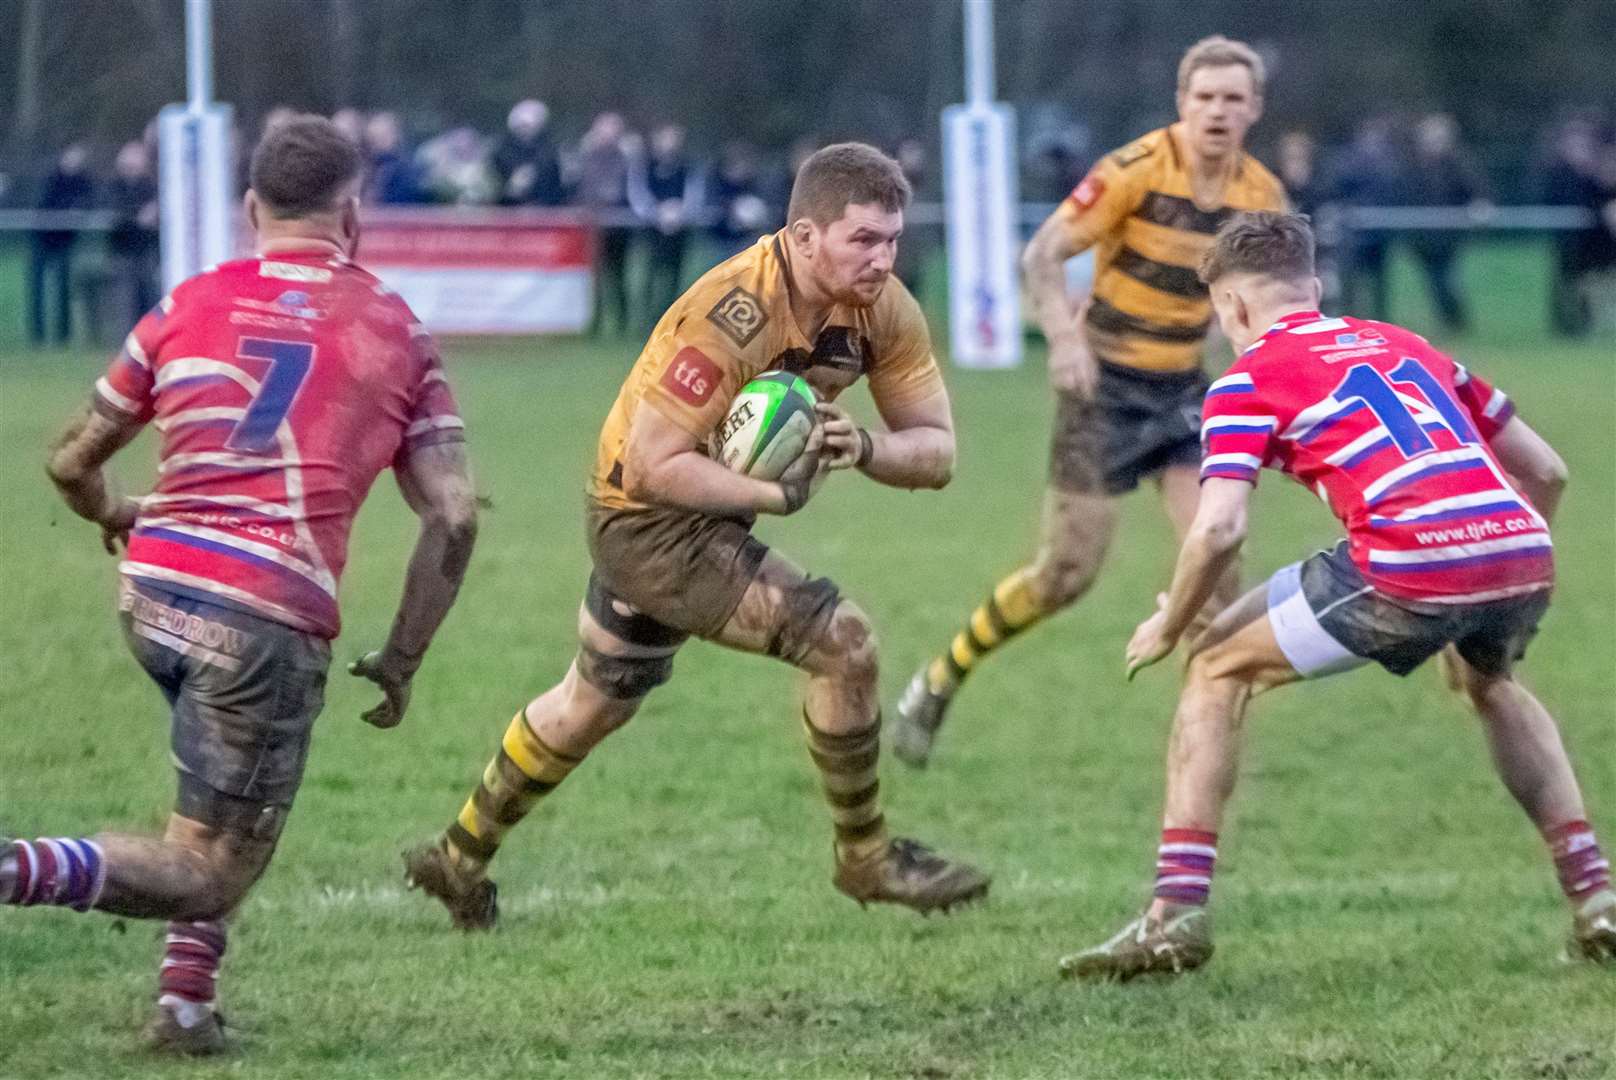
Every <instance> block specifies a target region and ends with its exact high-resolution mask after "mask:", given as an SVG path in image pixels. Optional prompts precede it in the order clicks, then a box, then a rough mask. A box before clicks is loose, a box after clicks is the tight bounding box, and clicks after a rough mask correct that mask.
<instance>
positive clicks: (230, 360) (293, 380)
mask: <svg viewBox="0 0 1616 1080" xmlns="http://www.w3.org/2000/svg"><path fill="white" fill-rule="evenodd" d="M94 400H95V405H96V408H98V409H100V410H102V411H104V412H105V413H107V414H108V415H109V416H113V417H115V418H118V419H121V420H125V421H127V420H128V419H130V418H133V419H135V420H139V421H141V422H147V421H149V422H150V423H151V424H152V425H153V427H155V428H156V429H157V431H158V432H159V434H160V438H161V448H160V464H159V467H158V479H157V484H156V487H155V489H154V490H153V491H152V493H151V494H150V495H148V496H146V497H145V498H144V499H142V500H141V511H140V516H139V518H138V520H137V522H136V524H135V528H134V532H133V534H132V535H131V537H130V541H129V552H128V557H127V559H126V560H125V561H124V562H123V564H122V566H121V570H122V571H123V573H124V574H126V575H128V576H129V577H131V578H137V579H147V580H150V581H152V582H154V583H156V584H159V585H161V586H162V587H163V588H166V589H169V590H172V591H175V592H180V593H190V594H194V595H197V596H199V597H200V598H203V599H207V600H211V601H213V602H216V603H219V602H222V603H226V604H235V605H238V606H242V607H245V608H247V609H249V610H251V611H253V612H255V613H257V614H260V615H263V616H265V617H267V618H270V619H274V620H276V621H278V622H282V623H285V624H287V625H290V626H295V627H298V628H300V629H304V630H308V631H311V632H313V633H317V634H320V635H322V636H325V637H335V636H336V634H337V632H338V630H339V629H340V621H339V618H338V614H337V582H338V580H339V579H340V578H341V576H342V568H343V564H344V563H345V562H346V561H347V557H348V535H349V532H350V531H351V529H352V527H353V521H354V515H355V514H356V513H357V512H358V510H359V505H360V503H362V502H363V501H364V498H365V494H366V492H368V491H369V490H370V486H371V484H372V483H373V482H374V481H375V479H376V476H377V474H379V473H380V472H381V471H382V470H383V469H385V468H387V467H388V466H389V465H395V466H396V465H398V464H400V463H401V462H403V461H404V460H405V458H406V456H407V455H408V454H410V453H411V452H412V451H414V450H416V449H418V448H420V447H422V446H427V445H430V444H432V443H436V442H445V441H451V440H459V439H461V438H462V437H463V434H464V433H463V428H464V425H463V424H462V423H461V420H460V416H459V413H458V410H457V409H456V406H455V400H454V395H453V394H452V393H451V392H450V389H449V385H448V383H447V381H446V380H445V378H444V374H443V367H442V364H441V362H440V361H439V358H438V354H437V350H436V347H435V346H434V345H433V343H432V339H431V337H430V336H428V334H427V333H426V331H425V330H423V329H422V328H421V326H420V325H419V324H418V323H417V322H416V321H415V317H414V316H413V315H412V314H411V312H410V309H409V307H408V306H407V305H406V304H405V303H404V302H403V301H402V300H401V299H399V298H398V297H397V296H396V295H394V294H393V293H392V292H391V291H389V290H388V289H387V287H386V286H384V285H382V284H381V282H379V281H378V280H377V279H376V278H374V277H372V276H371V275H370V274H368V273H366V272H365V271H364V270H362V269H360V268H359V267H358V266H357V265H355V264H354V263H352V262H350V261H349V260H347V259H345V258H343V257H341V256H334V255H332V253H331V250H330V248H329V247H321V248H319V249H318V250H315V249H313V248H311V249H309V250H300V251H290V252H285V251H283V252H276V253H275V254H273V255H269V256H263V257H258V258H252V259H241V260H237V261H234V262H227V263H223V264H221V265H220V266H218V267H216V268H214V269H212V270H209V271H208V272H206V273H203V274H200V275H198V276H196V277H194V278H191V279H190V280H189V281H186V282H184V283H183V284H181V285H180V286H179V287H178V288H177V289H175V290H174V292H173V294H172V295H171V296H169V297H167V298H165V299H164V300H163V302H162V303H161V304H159V305H158V307H156V308H155V309H153V310H152V312H151V313H150V314H148V315H147V316H146V317H145V318H144V319H142V320H141V321H140V323H139V325H137V326H136V327H135V329H134V332H133V333H131V334H130V335H129V338H128V340H127V341H126V342H125V343H124V347H123V349H122V351H120V352H119V354H118V355H117V357H116V358H115V359H114V360H113V362H112V365H111V367H110V368H109V369H108V371H107V373H106V376H105V377H104V378H102V379H101V380H99V381H98V382H97V383H96V394H95V399H94Z"/></svg>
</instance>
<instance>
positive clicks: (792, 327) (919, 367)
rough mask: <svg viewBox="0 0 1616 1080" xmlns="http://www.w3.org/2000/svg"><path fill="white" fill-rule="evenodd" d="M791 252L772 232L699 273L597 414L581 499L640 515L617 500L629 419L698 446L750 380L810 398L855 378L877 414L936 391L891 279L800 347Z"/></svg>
mask: <svg viewBox="0 0 1616 1080" xmlns="http://www.w3.org/2000/svg"><path fill="white" fill-rule="evenodd" d="M794 289H795V286H794V284H793V282H792V276H791V251H790V248H789V246H788V245H787V243H786V240H785V233H784V231H781V232H780V233H776V234H775V235H773V236H765V237H762V238H760V239H759V240H758V242H757V243H756V244H754V245H752V246H751V247H750V248H748V249H746V250H745V251H743V252H741V253H740V254H738V255H736V256H734V257H733V258H731V259H728V260H727V261H725V262H722V263H720V264H718V265H717V266H715V267H714V268H713V269H711V270H709V271H708V272H707V273H706V274H703V275H702V276H701V278H700V279H699V280H697V282H696V283H695V284H694V285H692V286H691V287H690V289H689V290H688V291H687V292H686V293H685V294H684V295H683V296H681V297H680V298H679V299H678V300H676V301H674V304H673V306H672V307H670V308H669V309H668V310H667V312H666V314H664V315H663V316H662V319H661V321H660V322H658V323H657V325H656V329H655V330H653V331H652V332H651V339H650V340H649V341H648V342H646V345H645V349H644V351H642V352H641V353H640V357H639V359H638V360H636V361H635V363H634V367H633V369H632V370H631V371H630V372H629V374H628V379H627V381H625V382H624V383H623V388H622V389H621V390H620V391H618V394H617V401H616V402H615V403H614V404H613V405H612V411H611V412H610V413H608V414H607V416H606V423H605V426H604V427H603V428H602V429H601V433H600V446H599V448H598V449H597V451H596V454H595V467H594V471H593V472H592V474H591V476H590V480H589V494H590V495H591V496H592V497H593V498H594V499H596V500H597V501H599V502H601V503H604V504H605V505H607V506H612V507H618V508H624V509H627V508H633V507H640V506H644V505H645V504H644V503H639V502H635V501H633V500H631V499H629V498H628V496H626V495H625V494H623V487H622V456H623V445H624V444H625V443H626V442H627V441H628V432H629V427H630V425H631V424H633V422H634V414H635V412H636V411H637V410H638V409H640V408H643V407H647V406H648V407H650V408H653V409H655V410H657V412H659V413H661V414H662V415H663V416H665V417H667V418H668V419H669V420H671V421H673V422H674V423H675V424H678V425H679V426H680V427H681V428H683V429H684V430H686V431H688V432H689V433H690V434H691V435H693V436H695V437H696V439H697V441H698V443H699V444H700V445H701V446H702V447H703V448H706V447H707V445H708V441H709V440H710V438H711V436H712V433H713V431H714V429H716V428H717V427H718V424H719V422H720V421H721V420H723V419H724V416H725V414H726V413H728V412H729V405H730V402H731V401H733V400H734V399H735V395H736V394H737V393H739V392H740V389H741V387H742V386H744V385H746V383H747V382H748V381H750V380H751V379H752V377H753V376H755V375H757V374H759V373H760V372H764V371H770V370H774V369H781V370H785V371H790V372H793V373H794V374H797V375H801V376H802V377H803V378H804V379H805V380H807V382H808V384H809V385H810V386H812V387H813V388H814V393H815V394H817V395H818V396H819V398H820V399H821V400H835V398H836V396H837V395H838V394H840V393H841V392H842V391H843V390H845V389H847V388H848V387H849V386H851V385H852V384H853V383H854V381H856V380H857V379H858V378H859V376H861V375H863V376H867V377H868V378H869V380H870V395H871V396H872V397H873V398H874V399H875V403H876V406H877V407H878V408H880V409H881V410H883V411H885V410H886V409H888V408H898V407H901V406H903V405H907V404H912V403H913V402H916V401H921V400H924V399H925V398H928V397H930V396H931V395H933V394H937V393H941V392H942V391H943V380H942V375H941V373H939V372H938V370H937V361H936V359H935V358H934V357H933V356H932V351H931V335H930V333H929V332H928V331H927V329H926V319H925V316H924V315H923V314H921V311H920V305H919V304H917V303H916V302H915V298H914V297H913V296H911V295H910V293H909V290H908V289H906V288H904V286H903V283H902V282H900V281H899V280H898V279H897V278H896V277H892V278H889V279H888V280H887V283H886V287H885V288H883V289H882V290H881V296H880V299H878V300H877V301H876V302H875V303H874V304H873V305H871V306H870V307H866V308H861V307H848V306H844V305H840V304H839V305H837V306H836V307H834V308H832V309H831V313H830V316H829V318H828V319H827V320H826V322H825V327H824V329H822V330H821V331H820V332H819V335H818V337H817V338H816V339H815V340H813V341H809V340H808V337H807V335H805V334H804V333H803V331H802V328H801V327H799V326H798V325H797V321H796V319H795V318H793V317H792V314H791V295H792V292H793V290H794Z"/></svg>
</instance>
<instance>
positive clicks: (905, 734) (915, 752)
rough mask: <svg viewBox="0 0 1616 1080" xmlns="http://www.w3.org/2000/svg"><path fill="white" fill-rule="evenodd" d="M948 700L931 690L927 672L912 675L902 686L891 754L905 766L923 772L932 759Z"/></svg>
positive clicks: (922, 669)
mask: <svg viewBox="0 0 1616 1080" xmlns="http://www.w3.org/2000/svg"><path fill="white" fill-rule="evenodd" d="M949 700H950V699H949V698H946V697H943V696H942V695H941V694H934V693H932V691H931V684H930V682H929V681H928V680H927V678H926V669H925V668H921V669H920V670H919V671H917V672H915V677H914V678H912V679H910V680H909V685H908V686H906V687H904V691H903V696H902V697H900V698H898V708H897V710H896V712H897V717H898V719H897V720H896V721H895V722H894V723H893V724H892V752H893V753H894V754H896V755H897V757H898V760H899V761H901V762H903V763H904V764H905V765H909V766H912V767H913V768H916V769H924V768H925V767H926V763H927V762H928V761H930V760H931V744H932V740H934V739H936V738H937V729H938V728H940V727H942V726H943V714H944V713H945V712H947V711H948V703H949Z"/></svg>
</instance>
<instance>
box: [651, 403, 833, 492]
mask: <svg viewBox="0 0 1616 1080" xmlns="http://www.w3.org/2000/svg"><path fill="white" fill-rule="evenodd" d="M823 440H824V431H823V429H822V428H821V427H820V426H818V425H815V427H814V431H813V434H811V435H810V436H809V438H808V446H807V448H806V449H805V450H804V451H803V455H802V457H801V458H799V459H798V460H797V461H796V462H795V463H794V464H793V465H792V466H791V468H789V469H787V470H786V473H785V475H784V476H782V477H781V478H780V479H779V480H778V481H770V480H759V479H757V478H755V477H751V476H745V475H742V474H741V473H737V472H731V471H730V470H729V469H726V468H725V467H724V466H722V465H720V464H719V463H718V462H716V461H714V460H713V459H712V458H710V457H708V456H707V455H706V454H703V453H702V452H701V450H700V449H699V447H700V442H699V440H698V439H697V437H696V436H695V435H693V434H691V433H690V432H689V431H687V430H685V428H684V427H682V426H681V425H679V424H678V423H675V422H674V421H673V420H672V419H671V418H670V417H668V416H666V415H664V414H663V413H662V412H661V411H660V410H659V409H657V408H656V407H655V405H653V404H652V402H651V400H650V399H649V398H648V399H647V400H646V401H645V402H643V403H642V405H641V407H640V408H638V409H636V410H635V411H634V419H633V421H632V422H631V423H630V424H629V429H628V439H627V441H626V443H625V444H624V447H623V494H625V495H627V496H628V497H629V498H631V499H633V500H635V501H636V502H644V503H651V504H654V505H657V506H671V507H675V508H677V509H681V510H695V511H697V512H699V513H704V514H717V515H734V514H791V513H795V512H796V511H797V510H799V509H801V508H802V505H803V504H804V503H805V502H807V501H808V496H809V495H810V494H811V493H812V490H813V482H814V481H815V480H817V479H818V478H819V476H820V474H821V471H822V470H821V467H820V465H821V463H820V454H819V451H820V447H821V445H822V444H823Z"/></svg>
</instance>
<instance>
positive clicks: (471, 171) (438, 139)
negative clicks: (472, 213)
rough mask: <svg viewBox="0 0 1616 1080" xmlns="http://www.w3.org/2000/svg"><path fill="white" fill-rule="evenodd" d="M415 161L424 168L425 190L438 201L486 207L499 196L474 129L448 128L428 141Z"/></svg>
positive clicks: (483, 146) (485, 149) (482, 142)
mask: <svg viewBox="0 0 1616 1080" xmlns="http://www.w3.org/2000/svg"><path fill="white" fill-rule="evenodd" d="M416 158H417V160H418V161H419V162H420V164H421V165H422V167H423V169H424V173H425V176H424V181H423V184H424V187H425V188H426V190H427V191H428V192H429V193H430V194H431V196H432V198H433V199H434V200H435V201H437V202H440V203H456V204H461V205H467V204H469V205H473V206H476V205H486V204H488V203H491V202H493V201H494V197H495V196H496V195H497V194H498V193H499V181H498V180H497V179H496V178H495V176H494V170H493V169H492V168H490V167H489V164H488V144H487V142H486V141H485V140H484V139H483V137H482V136H481V135H479V134H478V133H477V131H476V129H474V128H469V127H457V128H450V129H449V130H448V131H445V132H444V133H443V134H441V135H437V136H434V137H433V138H431V139H428V140H427V141H426V142H424V143H422V144H421V149H420V150H419V151H417V153H416Z"/></svg>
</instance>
